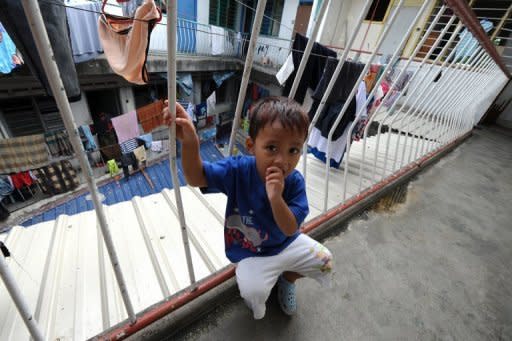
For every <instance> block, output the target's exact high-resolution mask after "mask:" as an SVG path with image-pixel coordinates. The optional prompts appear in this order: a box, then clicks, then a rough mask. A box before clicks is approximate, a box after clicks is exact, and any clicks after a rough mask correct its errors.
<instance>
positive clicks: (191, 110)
mask: <svg viewBox="0 0 512 341" xmlns="http://www.w3.org/2000/svg"><path fill="white" fill-rule="evenodd" d="M187 114H188V116H189V117H190V119H191V120H192V122H194V124H195V123H197V117H196V106H195V105H194V104H192V103H190V102H188V105H187Z"/></svg>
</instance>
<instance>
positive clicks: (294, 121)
mask: <svg viewBox="0 0 512 341" xmlns="http://www.w3.org/2000/svg"><path fill="white" fill-rule="evenodd" d="M274 121H278V122H279V123H281V124H282V125H283V127H284V128H285V129H293V130H295V132H297V133H299V134H302V135H303V136H304V139H305V138H306V137H307V135H308V126H309V118H308V115H307V114H306V112H305V111H304V109H303V108H302V107H301V105H300V104H299V103H297V102H296V101H294V100H293V99H290V98H286V97H280V96H269V97H265V98H263V99H261V100H259V101H258V102H256V103H255V104H254V106H253V107H252V109H251V111H250V113H249V136H250V137H251V139H252V140H253V141H254V139H256V136H258V132H259V131H260V129H262V128H263V127H264V126H265V125H266V124H268V123H270V124H272V123H273V122H274Z"/></svg>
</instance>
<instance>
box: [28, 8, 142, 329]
mask: <svg viewBox="0 0 512 341" xmlns="http://www.w3.org/2000/svg"><path fill="white" fill-rule="evenodd" d="M22 4H23V9H24V11H25V16H26V17H27V21H28V23H29V26H30V30H31V31H32V36H33V37H34V41H35V43H36V47H37V52H36V51H32V52H33V53H39V56H40V58H41V62H42V64H43V68H44V71H45V73H46V76H47V78H48V82H49V83H50V88H51V90H52V94H53V97H54V99H55V102H56V103H57V107H58V108H59V112H60V115H61V117H62V121H63V122H64V126H65V127H66V131H67V132H68V135H69V140H70V142H71V145H72V146H73V149H74V150H75V154H76V157H77V158H78V161H79V162H80V167H82V171H83V172H84V176H85V179H86V181H87V188H88V189H89V191H90V192H91V198H92V202H93V204H94V210H95V212H96V217H97V218H98V222H99V225H100V229H101V234H102V236H103V240H104V241H105V245H106V247H107V251H108V255H109V257H110V262H111V263H112V268H113V269H114V273H115V276H116V280H117V285H118V287H119V290H120V292H121V296H122V298H123V302H124V306H125V308H126V312H127V314H128V317H129V319H130V322H132V323H134V322H135V320H136V317H135V313H134V310H133V305H132V301H131V300H130V297H129V295H128V290H127V288H126V281H125V279H124V276H123V273H122V271H121V266H120V264H119V259H118V257H117V253H116V251H115V248H114V243H113V241H112V235H111V234H110V229H109V227H108V222H107V219H106V217H105V211H104V210H103V204H102V203H101V201H100V196H99V191H98V187H97V186H96V182H95V181H94V178H93V174H92V169H91V166H90V165H89V162H88V161H87V158H86V156H85V155H86V154H85V151H84V147H83V145H82V141H81V140H80V135H79V133H78V130H77V128H76V124H75V119H74V118H73V115H72V113H71V107H70V105H69V102H68V98H67V96H66V90H65V89H64V85H63V83H62V79H61V77H60V73H59V69H58V67H57V62H56V61H55V58H54V54H53V49H52V46H51V44H50V40H49V39H48V34H47V32H46V28H45V26H44V22H43V17H42V16H41V11H40V9H39V4H38V3H37V1H36V0H22Z"/></svg>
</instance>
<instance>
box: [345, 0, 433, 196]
mask: <svg viewBox="0 0 512 341" xmlns="http://www.w3.org/2000/svg"><path fill="white" fill-rule="evenodd" d="M430 2H431V1H425V2H424V3H423V5H422V6H421V8H420V10H419V11H418V13H417V14H416V17H415V18H414V19H413V21H412V22H411V24H410V25H409V29H408V30H407V32H406V33H405V34H404V35H403V37H402V41H401V42H400V44H398V46H397V48H396V49H395V52H394V53H393V55H392V56H391V59H390V60H389V62H388V64H387V65H386V67H385V68H384V71H382V74H381V75H380V77H379V79H378V80H377V81H376V82H375V86H374V87H373V89H372V91H371V92H370V94H368V96H367V97H368V98H367V99H366V101H365V103H364V105H363V107H362V108H361V109H360V110H359V112H358V113H357V114H356V116H355V119H354V122H353V123H352V124H351V126H350V128H349V132H348V133H347V148H348V145H349V144H350V139H351V137H352V130H353V127H354V126H355V123H357V121H358V120H359V118H360V117H361V115H362V113H363V111H364V110H366V107H367V106H368V104H369V103H370V101H371V99H372V97H373V95H374V94H375V92H376V91H377V88H378V85H379V84H380V83H381V82H382V80H383V79H384V77H385V76H386V74H387V72H388V70H389V69H390V68H391V67H393V66H394V65H395V62H396V61H397V60H398V58H399V57H400V56H399V54H400V53H401V52H402V49H403V47H404V46H405V43H406V42H407V40H408V39H409V35H410V34H411V32H412V30H413V29H414V27H415V26H416V24H417V22H418V21H419V20H420V18H421V16H422V15H423V13H424V12H425V10H426V9H427V6H429V4H430ZM410 60H411V59H409V62H410ZM407 65H408V64H407ZM404 72H405V67H404V68H403V69H402V71H401V72H400V74H399V76H398V77H397V78H396V79H395V81H394V82H393V83H392V85H391V87H390V89H389V90H388V93H387V94H386V97H389V95H390V94H391V92H392V91H393V89H394V88H395V86H396V83H398V81H399V80H400V77H401V75H402V74H403V73H404ZM383 102H384V101H381V103H380V105H382V103H383ZM380 105H379V107H380ZM374 118H375V115H373V116H372V117H370V119H369V120H368V123H367V124H366V127H365V129H364V134H363V153H362V157H361V162H360V163H359V191H361V186H362V182H363V163H364V161H365V157H366V137H367V136H368V129H369V127H370V125H371V123H372V122H373V119H374ZM335 126H336V123H335ZM378 150H379V142H378V141H377V145H376V149H375V161H374V167H373V172H374V173H375V168H376V165H377V152H378ZM347 154H348V153H347ZM347 167H348V164H347ZM372 179H373V177H372Z"/></svg>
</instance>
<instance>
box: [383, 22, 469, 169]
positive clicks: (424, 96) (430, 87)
mask: <svg viewBox="0 0 512 341" xmlns="http://www.w3.org/2000/svg"><path fill="white" fill-rule="evenodd" d="M461 29H462V24H461V23H459V24H458V25H457V27H456V28H455V30H454V31H453V32H452V34H451V36H450V39H449V40H448V42H447V43H446V45H445V46H444V47H443V49H442V50H441V52H440V53H439V54H438V56H437V57H436V59H435V60H434V63H432V64H431V65H430V68H429V69H428V71H427V72H426V73H425V74H424V75H423V77H422V79H421V81H420V82H419V83H418V84H417V87H416V88H417V89H418V93H421V94H420V95H419V96H417V97H416V99H415V101H414V102H413V104H412V105H411V106H410V108H409V109H408V110H407V112H406V113H405V116H408V117H407V118H406V119H407V124H410V123H411V120H412V118H413V115H414V113H415V112H416V111H417V110H418V109H417V108H420V107H421V105H423V103H424V102H425V101H426V100H427V99H428V98H429V97H428V96H429V95H430V93H431V92H432V91H433V90H434V89H435V86H434V85H435V84H434V85H433V80H434V78H435V77H436V75H437V73H434V74H432V75H431V72H432V70H434V66H435V65H437V63H438V62H439V60H440V59H441V58H442V57H443V56H444V55H445V53H446V52H447V51H448V50H449V47H450V45H451V44H452V43H453V41H454V40H455V38H456V37H457V35H458V33H459V31H460V30H461ZM455 51H456V50H455V47H453V48H452V51H451V52H450V54H449V55H448V57H447V58H446V59H445V61H444V62H443V63H442V64H441V67H440V68H439V71H443V69H444V68H445V66H446V63H447V61H448V60H450V58H451V57H452V56H453V55H454V54H455ZM428 76H431V77H430V78H429V80H428V82H424V81H425V79H426V77H428ZM425 84H426V85H425ZM420 86H423V88H421V89H420ZM416 88H415V89H416ZM425 92H426V93H425ZM409 99H412V94H410V96H409V98H408V99H407V100H406V102H405V103H404V104H403V105H402V106H401V107H400V109H399V111H402V109H403V108H405V105H406V104H407V103H408V102H409V101H408V100H409ZM418 102H419V105H418V107H416V105H417V104H418ZM404 122H405V119H403V120H402V122H401V123H402V124H401V126H400V132H403V128H404V127H405V126H404ZM401 135H402V134H401V133H400V134H399V135H398V139H397V145H398V143H399V141H400V137H401ZM408 137H409V135H408V134H405V136H404V139H405V141H404V148H403V150H402V157H401V159H400V167H402V166H403V164H402V162H403V161H404V158H405V151H406V150H407V148H406V147H405V146H407V141H408ZM397 160H398V158H395V160H394V161H393V169H395V163H396V162H397Z"/></svg>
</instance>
